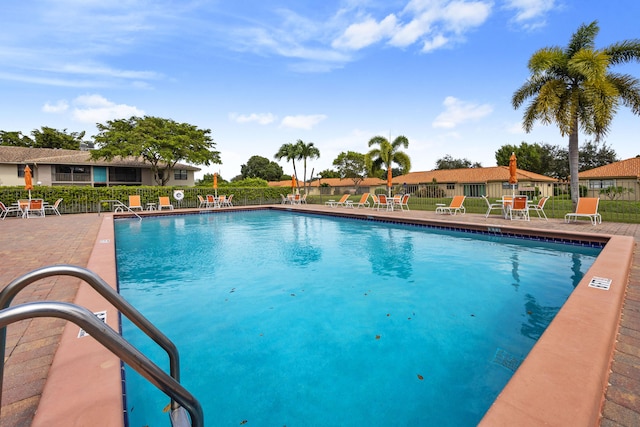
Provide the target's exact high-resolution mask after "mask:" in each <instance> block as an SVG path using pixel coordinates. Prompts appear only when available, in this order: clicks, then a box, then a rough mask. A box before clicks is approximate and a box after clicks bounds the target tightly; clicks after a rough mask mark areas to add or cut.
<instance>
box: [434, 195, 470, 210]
mask: <svg viewBox="0 0 640 427" xmlns="http://www.w3.org/2000/svg"><path fill="white" fill-rule="evenodd" d="M466 197H467V196H453V199H452V200H451V204H450V205H449V206H446V205H445V206H442V205H441V206H438V207H436V213H438V214H449V215H455V214H457V213H458V212H460V213H461V214H462V215H464V214H465V213H466V212H467V210H466V209H465V207H464V199H465V198H466Z"/></svg>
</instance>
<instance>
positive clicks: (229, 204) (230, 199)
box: [224, 194, 233, 208]
mask: <svg viewBox="0 0 640 427" xmlns="http://www.w3.org/2000/svg"><path fill="white" fill-rule="evenodd" d="M224 205H225V206H226V207H228V208H232V207H233V194H231V195H229V197H227V200H225V201H224Z"/></svg>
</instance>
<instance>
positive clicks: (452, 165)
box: [436, 154, 482, 170]
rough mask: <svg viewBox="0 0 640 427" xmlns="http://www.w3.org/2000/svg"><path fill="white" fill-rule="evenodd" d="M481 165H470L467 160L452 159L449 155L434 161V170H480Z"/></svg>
mask: <svg viewBox="0 0 640 427" xmlns="http://www.w3.org/2000/svg"><path fill="white" fill-rule="evenodd" d="M481 167H482V165H481V164H480V163H478V162H476V163H472V162H471V160H468V159H454V158H453V157H451V156H450V155H449V154H447V155H446V156H444V157H443V158H441V159H438V160H436V169H439V170H442V169H468V168H481Z"/></svg>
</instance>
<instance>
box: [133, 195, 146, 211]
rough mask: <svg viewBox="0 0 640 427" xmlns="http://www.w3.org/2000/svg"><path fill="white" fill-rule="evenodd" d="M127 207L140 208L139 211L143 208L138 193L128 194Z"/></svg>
mask: <svg viewBox="0 0 640 427" xmlns="http://www.w3.org/2000/svg"><path fill="white" fill-rule="evenodd" d="M129 209H131V210H134V209H140V210H141V211H143V210H144V209H143V208H142V203H140V195H139V194H134V195H131V196H129Z"/></svg>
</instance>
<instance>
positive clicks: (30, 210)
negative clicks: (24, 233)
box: [22, 199, 44, 218]
mask: <svg viewBox="0 0 640 427" xmlns="http://www.w3.org/2000/svg"><path fill="white" fill-rule="evenodd" d="M22 217H23V218H32V217H39V218H44V201H43V200H42V199H31V200H29V205H28V206H27V208H26V210H25V211H24V213H23V214H22Z"/></svg>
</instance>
